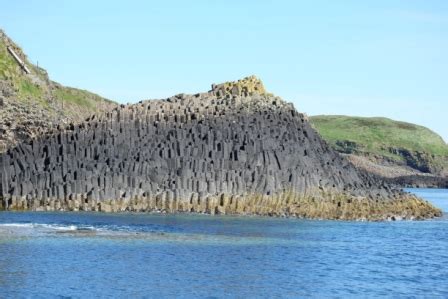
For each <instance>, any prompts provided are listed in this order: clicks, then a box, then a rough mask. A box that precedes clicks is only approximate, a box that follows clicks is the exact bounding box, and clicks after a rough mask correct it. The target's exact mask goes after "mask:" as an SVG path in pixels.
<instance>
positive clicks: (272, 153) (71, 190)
mask: <svg viewBox="0 0 448 299" xmlns="http://www.w3.org/2000/svg"><path fill="white" fill-rule="evenodd" d="M257 80H258V79H256V78H255V77H248V78H245V79H242V80H239V81H237V82H227V83H225V84H219V85H214V86H213V88H212V90H211V91H209V92H207V93H200V94H195V95H185V94H180V95H176V96H173V97H170V98H168V99H165V100H152V101H144V102H140V103H138V104H135V105H127V106H125V105H122V106H121V107H117V108H115V109H114V110H113V111H111V112H107V113H103V114H98V115H93V116H91V117H90V118H89V119H87V120H86V121H85V122H84V123H81V124H78V125H70V126H68V127H66V128H61V129H60V130H56V131H54V132H51V133H48V134H44V135H42V136H40V137H38V138H37V139H33V140H29V141H27V142H22V143H20V144H19V145H17V146H16V147H15V148H11V149H9V150H8V151H7V152H6V153H3V154H0V199H1V202H2V208H3V209H9V210H11V209H18V210H20V209H30V210H93V211H104V212H112V211H115V210H117V211H122V210H126V209H129V210H131V211H152V210H165V211H168V212H176V211H185V212H198V213H209V214H215V213H226V214H257V215H272V216H274V215H278V216H281V215H288V216H295V217H301V218H322V219H351V220H355V219H366V220H386V219H388V218H392V217H396V218H399V217H402V218H404V219H424V218H432V217H435V216H439V215H440V211H439V210H437V209H436V208H434V207H432V206H431V205H430V204H428V203H426V202H424V201H422V200H419V199H417V198H416V197H415V196H411V195H409V194H406V193H403V192H401V191H400V190H398V189H396V188H394V187H393V185H390V184H388V183H387V182H385V181H384V180H381V179H379V178H376V177H374V176H372V175H369V174H368V173H366V172H364V171H361V170H359V169H357V168H355V167H354V166H353V165H352V164H351V163H350V162H349V161H348V160H346V159H345V158H344V157H341V156H340V155H339V154H338V153H336V152H335V151H334V150H332V149H331V148H330V147H329V146H328V145H327V143H326V142H325V141H323V140H322V139H321V138H320V136H319V134H317V132H316V131H315V130H314V129H313V128H312V127H311V126H310V124H309V123H308V120H307V118H306V116H305V115H303V114H301V113H298V112H297V111H296V110H295V109H294V107H293V105H292V104H290V103H287V102H285V101H283V100H282V99H281V98H279V97H276V96H273V95H271V94H269V93H266V91H265V90H264V86H263V84H262V83H261V81H260V82H257ZM246 83H247V86H246ZM111 200H112V201H111Z"/></svg>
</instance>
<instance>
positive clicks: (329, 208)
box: [0, 192, 442, 221]
mask: <svg viewBox="0 0 448 299" xmlns="http://www.w3.org/2000/svg"><path fill="white" fill-rule="evenodd" d="M0 210H11V211H24V210H32V211H98V212H106V213H110V212H162V213H190V212H191V213H203V214H212V215H214V214H227V215H260V216H274V217H297V218H308V219H333V220H368V221H382V220H421V219H427V218H434V217H439V216H441V215H442V212H441V211H440V210H439V209H437V208H435V207H434V206H433V205H431V204H430V203H429V202H427V201H424V200H422V199H419V198H417V197H416V196H414V195H411V194H402V195H400V196H399V197H397V198H395V199H387V200H384V199H383V200H381V199H377V200H375V199H369V198H365V197H353V196H350V195H345V194H334V193H329V192H320V193H316V194H313V195H303V194H294V193H293V192H283V193H281V194H276V195H272V196H268V195H246V196H228V195H226V194H221V195H218V196H208V197H204V198H201V197H199V196H198V194H197V193H193V194H192V195H191V197H190V198H188V199H186V198H178V197H177V196H175V194H174V193H173V192H164V193H162V194H159V195H157V196H146V197H134V198H122V199H110V200H103V201H98V200H95V199H91V198H89V197H87V196H84V195H78V196H72V197H71V198H65V199H53V198H47V199H44V200H32V199H29V200H27V199H26V198H19V197H12V198H10V199H9V200H0Z"/></svg>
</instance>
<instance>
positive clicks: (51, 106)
mask: <svg viewBox="0 0 448 299" xmlns="http://www.w3.org/2000/svg"><path fill="white" fill-rule="evenodd" d="M15 56H16V57H15ZM17 58H18V59H20V61H22V63H23V64H22V65H21V64H20V62H19V60H18V59H17ZM115 106H116V103H114V102H112V101H109V100H107V99H105V98H103V97H101V96H99V95H96V94H94V93H91V92H88V91H85V90H80V89H76V88H70V87H65V86H63V85H61V84H58V83H56V82H53V81H51V80H50V79H49V77H48V74H47V72H46V71H45V70H44V69H42V68H39V67H37V66H35V65H33V64H31V63H30V62H29V61H28V59H27V57H26V55H25V53H24V52H23V51H22V49H21V48H20V47H19V46H18V45H17V44H15V43H14V42H13V41H12V40H11V39H10V38H9V37H8V36H7V35H6V34H5V33H4V32H3V31H2V30H0V152H2V151H4V150H6V149H7V148H8V147H10V146H12V145H15V144H17V142H18V141H20V140H23V139H25V138H27V137H34V136H36V135H38V134H39V132H42V131H45V130H48V129H49V128H52V127H55V126H58V125H64V124H68V123H72V122H73V123H78V122H80V121H82V120H84V119H85V118H87V117H89V116H90V115H91V114H95V113H97V112H101V111H106V110H110V109H112V108H113V107H115Z"/></svg>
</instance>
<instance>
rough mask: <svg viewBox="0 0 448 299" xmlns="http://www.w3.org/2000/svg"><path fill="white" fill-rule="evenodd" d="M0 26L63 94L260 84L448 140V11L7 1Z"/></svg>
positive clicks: (387, 1) (118, 95)
mask: <svg viewBox="0 0 448 299" xmlns="http://www.w3.org/2000/svg"><path fill="white" fill-rule="evenodd" d="M0 7H1V10H0V27H1V28H3V29H4V30H5V31H6V33H7V34H8V35H10V36H11V37H12V38H13V39H14V40H15V41H16V42H18V43H19V45H20V46H22V47H23V48H24V49H25V52H26V53H27V54H28V56H29V58H30V60H31V61H32V62H34V63H36V62H37V61H38V62H39V65H40V66H42V67H44V68H45V69H47V70H48V72H49V74H50V76H51V78H52V79H53V80H55V81H58V82H60V83H63V84H65V85H69V86H74V87H79V88H83V89H88V90H91V91H94V92H96V93H99V94H101V95H103V96H106V97H108V98H111V99H115V100H117V101H119V102H123V103H127V102H131V103H132V102H136V101H139V100H142V99H151V98H163V97H168V96H170V95H173V94H176V93H181V92H187V93H195V92H199V91H206V90H208V89H209V87H210V84H211V83H219V82H223V81H228V80H235V79H239V78H241V77H244V76H247V75H251V74H255V75H257V76H259V77H260V78H261V79H262V80H263V82H264V83H265V86H266V88H267V89H268V90H269V91H271V92H273V93H275V94H277V95H279V96H282V97H283V98H284V99H286V100H287V101H291V102H293V103H294V105H295V107H296V108H297V109H298V110H299V111H301V112H306V113H308V114H310V115H315V114H346V115H361V116H386V117H390V118H393V119H398V120H403V121H409V122H413V123H418V124H421V125H425V126H427V127H429V128H431V129H433V130H434V131H436V132H437V133H439V134H441V135H442V136H443V137H444V139H445V140H446V141H447V140H448V120H447V119H448V116H447V111H448V1H445V0H440V1H435V0H434V1H431V0H402V1H399V0H372V1H369V0H366V1H358V0H356V1H355V0H353V1H352V0H344V1H343V0H340V1H336V0H313V1H298V0H296V1H280V0H277V1H249V0H248V1H233V0H226V1H212V0H209V1H193V0H191V1H84V0H77V1H10V0H0Z"/></svg>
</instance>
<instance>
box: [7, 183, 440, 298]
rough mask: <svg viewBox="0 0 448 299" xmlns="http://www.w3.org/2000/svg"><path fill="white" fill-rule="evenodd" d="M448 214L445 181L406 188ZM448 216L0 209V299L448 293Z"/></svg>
mask: <svg viewBox="0 0 448 299" xmlns="http://www.w3.org/2000/svg"><path fill="white" fill-rule="evenodd" d="M408 191H411V192H414V193H416V194H418V195H420V196H421V197H424V198H426V199H427V200H429V201H431V202H433V203H434V204H435V205H436V206H438V207H440V208H442V209H443V210H444V211H445V212H447V213H448V190H446V189H445V190H442V189H408ZM447 215H448V214H446V213H445V214H444V216H443V217H442V218H439V219H436V220H428V221H412V222H411V221H402V222H379V223H373V222H347V221H344V222H343V221H310V220H297V219H275V218H261V217H232V216H206V215H149V214H129V213H127V214H95V213H37V212H22V213H20V212H16V213H13V212H1V213H0V298H23V297H25V298H53V297H64V298H68V297H73V298H91V297H94V298H110V297H120V298H123V297H127V298H142V297H146V298H154V297H157V298H165V297H169V298H172V297H176V298H192V297H201V298H203V297H208V298H222V297H231V298H254V297H255V298H273V297H274V298H275V297H278V298H284V297H285V298H296V297H314V298H322V297H338V298H341V297H342V298H347V297H354V298H360V297H361V298H366V297H394V298H396V297H427V298H434V297H435V298H443V297H445V298H446V297H448V216H447Z"/></svg>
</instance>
